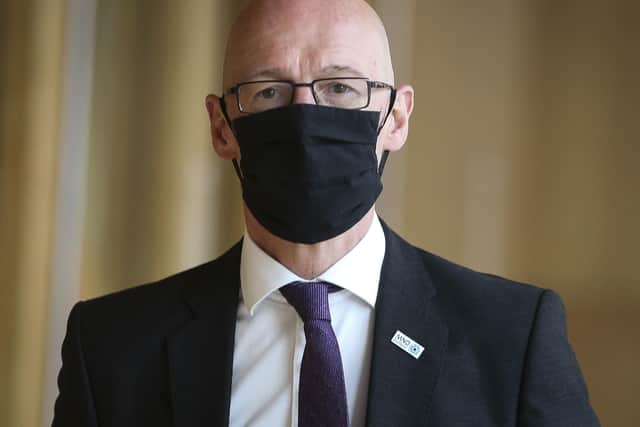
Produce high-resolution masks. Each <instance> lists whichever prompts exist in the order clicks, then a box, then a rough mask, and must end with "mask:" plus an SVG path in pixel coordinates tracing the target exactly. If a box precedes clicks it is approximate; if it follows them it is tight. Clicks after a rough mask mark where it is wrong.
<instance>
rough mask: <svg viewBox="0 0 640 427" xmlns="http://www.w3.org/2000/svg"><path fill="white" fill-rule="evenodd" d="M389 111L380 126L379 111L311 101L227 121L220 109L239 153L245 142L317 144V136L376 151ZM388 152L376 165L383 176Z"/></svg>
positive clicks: (241, 176) (239, 171)
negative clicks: (315, 103) (368, 146)
mask: <svg viewBox="0 0 640 427" xmlns="http://www.w3.org/2000/svg"><path fill="white" fill-rule="evenodd" d="M390 112H391V108H390V109H389V110H388V111H387V112H386V114H385V117H384V120H383V122H382V124H381V125H380V116H381V113H380V112H378V111H368V110H350V109H342V108H335V107H326V106H320V105H314V104H292V105H289V106H285V107H280V108H276V109H273V110H267V111H264V112H261V113H255V114H251V115H246V116H240V117H238V118H236V119H234V120H233V121H229V119H228V115H227V113H226V110H225V109H223V113H224V115H225V117H226V118H227V122H228V123H229V126H230V129H231V131H232V132H233V134H234V136H235V137H236V140H237V141H238V143H239V144H240V152H241V155H242V151H243V145H244V146H245V147H244V148H245V150H246V149H247V147H246V144H254V143H260V144H264V143H268V141H269V140H277V139H282V140H289V141H294V142H295V143H300V144H306V143H317V141H318V139H322V140H325V141H331V140H334V141H342V142H349V143H356V144H372V145H373V146H374V147H372V150H373V152H374V153H375V145H376V143H377V139H378V136H379V134H380V131H381V130H382V128H383V127H384V124H385V123H386V120H387V118H388V116H389V113H390ZM309 137H311V138H309ZM258 141H260V142H258ZM388 154H389V152H388V151H384V152H383V154H382V158H381V159H380V163H379V166H378V168H377V171H378V175H382V170H383V168H384V165H385V163H386V159H387V156H388ZM232 163H233V166H234V168H235V171H236V174H237V175H238V178H239V179H240V181H241V182H242V181H243V179H244V173H243V172H244V171H243V170H242V167H241V165H239V164H238V162H237V160H236V159H233V160H232ZM240 163H242V161H240ZM285 166H286V165H285Z"/></svg>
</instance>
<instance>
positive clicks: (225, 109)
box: [220, 97, 244, 183]
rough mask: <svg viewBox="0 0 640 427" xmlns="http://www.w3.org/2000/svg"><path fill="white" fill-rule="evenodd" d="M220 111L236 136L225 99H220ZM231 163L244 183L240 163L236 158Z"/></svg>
mask: <svg viewBox="0 0 640 427" xmlns="http://www.w3.org/2000/svg"><path fill="white" fill-rule="evenodd" d="M220 110H221V111H222V115H223V116H224V119H225V120H226V121H227V126H229V129H231V132H233V134H234V135H235V134H236V133H235V131H234V130H233V127H231V120H229V114H228V113H227V106H226V104H225V103H224V97H222V98H220ZM231 163H233V168H234V169H235V171H236V175H238V179H239V180H240V182H241V183H242V182H243V181H244V180H243V178H242V172H241V170H240V166H239V165H238V161H237V160H236V159H235V158H233V159H231Z"/></svg>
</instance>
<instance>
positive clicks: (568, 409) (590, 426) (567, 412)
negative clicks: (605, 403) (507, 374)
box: [518, 290, 600, 427]
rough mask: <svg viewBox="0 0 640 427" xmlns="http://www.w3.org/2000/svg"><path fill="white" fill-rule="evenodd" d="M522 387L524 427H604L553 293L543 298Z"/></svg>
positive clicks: (519, 414)
mask: <svg viewBox="0 0 640 427" xmlns="http://www.w3.org/2000/svg"><path fill="white" fill-rule="evenodd" d="M521 387H522V388H521V390H520V403H519V405H518V407H519V409H518V411H519V413H518V418H519V422H518V425H519V426H521V427H552V426H554V427H555V426H557V427H595V426H599V425H600V423H599V421H598V418H597V416H596V414H595V412H594V411H593V409H592V407H591V404H590V403H589V396H588V392H587V387H586V384H585V382H584V379H583V377H582V373H581V371H580V367H579V366H578V361H577V360H576V357H575V354H574V353H573V350H572V349H571V345H570V344H569V341H568V339H567V331H566V320H565V314H564V307H563V305H562V301H561V300H560V297H559V296H558V295H557V294H556V293H555V292H553V291H549V290H546V291H544V292H543V293H542V294H541V296H540V300H539V302H538V308H537V312H536V317H535V319H534V323H533V326H532V330H531V335H530V337H529V344H528V349H527V355H526V360H525V365H524V372H523V377H522V385H521Z"/></svg>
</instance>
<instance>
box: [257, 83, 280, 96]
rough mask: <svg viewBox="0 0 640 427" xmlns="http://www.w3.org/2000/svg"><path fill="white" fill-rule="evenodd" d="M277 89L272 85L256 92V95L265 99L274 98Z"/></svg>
mask: <svg viewBox="0 0 640 427" xmlns="http://www.w3.org/2000/svg"><path fill="white" fill-rule="evenodd" d="M277 92H278V91H277V90H276V88H275V87H273V86H271V87H268V88H265V89H262V90H261V91H259V92H258V93H256V95H255V96H256V97H257V98H263V99H273V98H274V97H275V96H276V94H277Z"/></svg>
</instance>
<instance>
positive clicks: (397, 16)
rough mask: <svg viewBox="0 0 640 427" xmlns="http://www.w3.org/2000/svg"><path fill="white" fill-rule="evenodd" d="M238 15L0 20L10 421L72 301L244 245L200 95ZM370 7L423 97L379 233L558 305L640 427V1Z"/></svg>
mask: <svg viewBox="0 0 640 427" xmlns="http://www.w3.org/2000/svg"><path fill="white" fill-rule="evenodd" d="M242 3H243V2H241V1H214V0H186V1H180V2H178V1H172V0H158V1H151V0H149V1H144V0H137V1H133V0H1V7H0V64H1V65H0V94H1V96H0V425H2V426H21V427H36V426H42V425H48V424H49V423H50V421H51V414H52V407H53V401H54V399H55V396H56V393H57V388H56V384H55V379H56V375H57V371H58V369H59V367H60V345H61V342H62V338H63V336H64V332H65V323H66V318H67V315H68V312H69V309H70V307H71V306H72V304H73V303H74V302H75V301H77V300H78V299H86V298H91V297H95V296H98V295H102V294H105V293H108V292H113V291H116V290H119V289H123V288H126V287H129V286H132V285H135V284H139V283H142V282H148V281H152V280H156V279H159V278H162V277H164V276H166V275H169V274H171V273H173V272H176V271H178V270H181V269H185V268H188V267H191V266H194V265H196V264H199V263H202V262H205V261H207V260H209V259H212V258H214V257H216V256H217V255H219V254H220V253H221V252H222V251H223V250H224V249H225V248H227V247H229V246H230V245H231V244H233V243H234V242H235V241H236V240H237V239H238V238H239V237H240V236H241V233H242V216H241V210H240V193H239V191H238V190H239V185H238V182H237V179H236V177H235V175H234V173H233V169H232V166H231V164H229V163H225V162H223V161H221V160H219V159H218V158H217V157H216V155H215V153H214V152H213V150H212V149H211V147H210V145H209V139H208V136H207V132H208V121H207V115H206V111H205V108H204V97H205V95H206V94H207V93H218V94H219V93H220V89H221V87H220V84H221V68H222V57H223V52H224V45H225V38H226V35H227V31H228V29H229V26H230V23H231V21H232V20H233V18H234V16H235V15H236V13H237V12H238V10H239V8H240V7H241V5H242ZM372 4H373V5H374V7H376V9H377V10H378V11H379V13H380V14H381V16H382V17H383V19H384V21H385V23H386V25H387V29H388V32H389V36H390V40H391V45H392V53H393V56H394V63H395V67H396V74H397V83H400V82H405V83H411V84H413V85H414V87H415V89H416V100H417V103H416V108H415V112H414V116H413V119H412V128H411V131H410V137H409V141H408V143H407V145H406V146H405V148H404V151H403V152H402V153H400V154H394V155H392V156H391V158H390V161H389V163H388V167H387V169H386V170H385V177H384V184H385V191H384V192H383V196H382V199H381V201H380V202H379V204H378V207H379V212H380V214H381V216H382V217H383V218H384V219H386V220H387V221H388V222H390V223H391V225H392V226H393V227H395V228H396V230H397V231H399V232H400V233H401V234H402V235H403V236H405V237H406V238H407V239H408V240H409V241H411V242H412V243H415V244H417V245H419V246H422V247H424V248H426V249H428V250H429V251H432V252H435V253H437V254H440V255H442V256H444V257H447V258H449V259H451V260H453V261H456V262H459V263H462V264H465V265H468V266H470V267H472V268H474V269H478V270H481V271H487V272H492V273H496V274H500V275H504V276H508V277H509V278H512V279H515V280H520V281H526V282H530V283H534V284H537V285H540V286H544V287H548V288H553V289H555V290H556V291H558V292H559V293H560V295H561V296H562V297H563V299H564V302H565V304H566V308H567V318H568V322H569V333H570V337H571V340H572V343H573V345H574V349H575V350H576V353H577V356H578V359H579V361H580V363H581V365H582V368H583V371H584V374H585V377H586V380H587V383H588V385H589V387H590V391H591V398H592V402H593V405H594V407H595V409H596V411H597V412H598V414H599V416H600V417H601V421H602V424H603V426H620V427H622V426H636V425H640V412H639V411H638V409H637V390H638V387H639V386H640V369H638V367H637V364H638V363H639V361H640V339H639V338H640V336H639V334H638V331H637V328H638V325H640V279H639V274H638V272H637V270H636V269H637V268H638V267H637V265H638V261H639V259H638V258H639V255H640V243H639V242H640V225H639V224H638V223H639V218H640V192H639V187H640V170H639V166H638V163H639V161H640V141H639V135H640V120H639V114H638V111H639V100H640V93H639V92H640V84H639V80H638V76H639V75H640V54H639V52H640V50H639V44H640V43H639V42H640V31H639V30H640V25H639V22H640V20H639V18H640V17H639V16H638V9H639V6H638V3H637V2H635V1H616V0H610V1H606V0H600V1H595V0H582V1H568V0H566V1H565V0H503V1H499V0H488V1H483V2H477V1H473V0H456V1H436V0H377V1H372ZM247 31H251V29H250V28H247ZM362 42H363V43H366V42H368V40H363V41H362Z"/></svg>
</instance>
